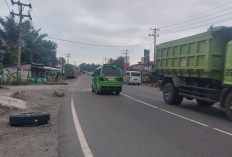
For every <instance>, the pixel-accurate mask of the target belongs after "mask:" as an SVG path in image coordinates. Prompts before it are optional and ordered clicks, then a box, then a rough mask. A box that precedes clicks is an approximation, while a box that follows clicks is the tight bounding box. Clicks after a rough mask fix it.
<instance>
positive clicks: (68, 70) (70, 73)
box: [66, 68, 77, 78]
mask: <svg viewBox="0 0 232 157" xmlns="http://www.w3.org/2000/svg"><path fill="white" fill-rule="evenodd" d="M66 73H67V78H76V77H77V73H76V71H75V70H74V68H66Z"/></svg>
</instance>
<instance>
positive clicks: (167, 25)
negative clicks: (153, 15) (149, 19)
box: [159, 1, 232, 28]
mask: <svg viewBox="0 0 232 157" xmlns="http://www.w3.org/2000/svg"><path fill="white" fill-rule="evenodd" d="M228 4H232V2H231V1H230V2H229V3H225V4H222V5H219V6H217V7H214V8H212V9H209V10H205V11H202V12H200V13H197V14H193V15H191V16H188V17H185V18H183V19H182V20H180V21H184V20H185V19H189V18H192V17H195V16H197V15H202V14H203V13H207V12H210V11H212V10H216V9H218V8H222V7H224V6H226V5H228ZM182 23H185V22H182ZM176 24H181V23H179V22H174V23H166V24H163V25H161V26H159V27H160V28H161V27H162V28H166V27H171V26H174V25H176Z"/></svg>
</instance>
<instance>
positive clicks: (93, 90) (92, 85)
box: [92, 84, 94, 92]
mask: <svg viewBox="0 0 232 157" xmlns="http://www.w3.org/2000/svg"><path fill="white" fill-rule="evenodd" d="M92 92H94V89H93V84H92Z"/></svg>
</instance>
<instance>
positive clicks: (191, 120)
mask: <svg viewBox="0 0 232 157" xmlns="http://www.w3.org/2000/svg"><path fill="white" fill-rule="evenodd" d="M121 94H122V95H124V96H126V97H128V98H130V99H133V100H135V101H137V102H140V103H142V104H144V105H147V106H149V107H152V108H155V109H157V110H160V111H163V112H166V113H168V114H171V115H173V116H176V117H179V118H182V119H185V120H187V121H190V122H193V123H195V124H198V125H201V126H204V127H207V128H210V129H213V130H215V131H217V132H220V133H223V134H226V135H229V136H232V133H229V132H226V131H223V130H221V129H218V128H214V127H211V126H209V125H207V124H204V123H201V122H198V121H196V120H193V119H190V118H187V117H184V116H181V115H179V114H176V113H173V112H170V111H168V110H165V109H162V108H159V107H157V106H154V105H151V104H148V103H146V102H143V101H141V100H138V99H136V98H133V97H131V96H129V95H126V94H124V93H121Z"/></svg>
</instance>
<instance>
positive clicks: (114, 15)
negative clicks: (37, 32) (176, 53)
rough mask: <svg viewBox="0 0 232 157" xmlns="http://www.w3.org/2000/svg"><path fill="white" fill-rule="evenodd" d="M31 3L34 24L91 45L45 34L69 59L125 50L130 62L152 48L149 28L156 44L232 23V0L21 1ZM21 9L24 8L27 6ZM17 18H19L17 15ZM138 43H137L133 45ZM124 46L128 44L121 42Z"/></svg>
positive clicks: (98, 58)
mask: <svg viewBox="0 0 232 157" xmlns="http://www.w3.org/2000/svg"><path fill="white" fill-rule="evenodd" d="M6 1H7V2H8V5H9V8H10V10H11V9H13V10H14V11H15V12H17V10H18V9H17V7H16V6H12V4H11V3H10V0H0V16H1V17H4V16H7V15H9V9H8V7H7V5H6ZM21 2H23V3H29V2H31V4H32V7H33V9H32V11H31V15H32V18H33V24H34V26H35V28H36V29H39V28H42V30H41V33H47V34H48V35H49V36H50V37H53V38H58V39H64V40H69V41H74V42H82V43H90V44H95V45H105V46H119V47H101V46H87V45H80V44H76V43H69V42H64V41H59V40H55V39H49V40H52V41H54V42H56V43H57V44H58V51H57V57H60V56H61V57H65V54H67V53H70V54H71V58H70V63H72V64H73V63H74V61H75V62H76V64H77V65H78V64H80V63H83V62H85V63H102V61H103V58H104V57H106V58H107V59H108V58H114V59H115V58H117V57H118V56H122V55H123V50H126V49H127V50H128V52H129V56H130V62H131V64H135V63H137V62H139V61H140V60H141V57H143V50H144V49H150V50H151V60H153V56H154V54H153V53H154V51H153V37H149V36H148V34H149V33H152V31H151V30H150V27H151V28H160V31H159V32H158V33H159V37H158V38H157V44H159V43H163V42H167V41H170V40H174V39H178V38H181V37H186V36H190V35H193V34H196V33H201V32H204V31H206V29H207V28H209V27H210V25H211V24H212V23H215V24H214V26H221V25H225V26H232V2H231V1H229V0H62V1H61V0H21ZM24 13H25V14H26V13H27V10H26V8H25V10H24ZM16 18H17V17H16ZM131 45H140V46H134V47H133V46H131ZM121 46H128V47H121Z"/></svg>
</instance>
